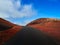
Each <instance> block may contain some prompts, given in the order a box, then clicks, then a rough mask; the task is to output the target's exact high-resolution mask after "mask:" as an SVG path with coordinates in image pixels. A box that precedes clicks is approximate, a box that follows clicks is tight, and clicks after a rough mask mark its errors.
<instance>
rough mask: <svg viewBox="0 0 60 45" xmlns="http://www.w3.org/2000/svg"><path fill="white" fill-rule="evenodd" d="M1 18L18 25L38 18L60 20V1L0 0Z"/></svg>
mask: <svg viewBox="0 0 60 45" xmlns="http://www.w3.org/2000/svg"><path fill="white" fill-rule="evenodd" d="M0 18H4V19H6V20H8V21H10V22H12V23H14V24H18V25H26V24H28V23H30V22H31V21H33V20H35V19H38V18H58V19H60V0H0Z"/></svg>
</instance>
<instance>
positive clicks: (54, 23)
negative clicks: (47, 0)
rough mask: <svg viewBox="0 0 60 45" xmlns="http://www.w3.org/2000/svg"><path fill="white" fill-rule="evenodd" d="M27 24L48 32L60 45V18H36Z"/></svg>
mask: <svg viewBox="0 0 60 45" xmlns="http://www.w3.org/2000/svg"><path fill="white" fill-rule="evenodd" d="M27 26H30V27H33V28H36V29H39V30H41V31H43V32H44V33H46V34H47V35H48V36H50V37H52V38H53V39H55V41H56V42H57V43H59V45H60V20H59V19H54V18H40V19H36V20H34V21H32V22H30V23H29V24H27Z"/></svg>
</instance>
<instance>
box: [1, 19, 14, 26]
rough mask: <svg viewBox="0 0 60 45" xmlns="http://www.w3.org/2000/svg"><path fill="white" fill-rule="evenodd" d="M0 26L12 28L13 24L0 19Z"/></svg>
mask: <svg viewBox="0 0 60 45" xmlns="http://www.w3.org/2000/svg"><path fill="white" fill-rule="evenodd" d="M0 24H3V25H7V26H14V24H13V23H11V22H9V21H7V20H5V19H2V18H0Z"/></svg>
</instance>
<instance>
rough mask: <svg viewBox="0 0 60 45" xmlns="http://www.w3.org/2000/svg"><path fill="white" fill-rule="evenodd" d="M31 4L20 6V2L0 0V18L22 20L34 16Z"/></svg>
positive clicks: (17, 0) (18, 0)
mask: <svg viewBox="0 0 60 45" xmlns="http://www.w3.org/2000/svg"><path fill="white" fill-rule="evenodd" d="M36 14H37V12H36V10H35V9H34V8H33V4H25V5H22V4H21V0H16V1H15V0H0V18H11V17H12V18H23V17H31V16H33V15H36Z"/></svg>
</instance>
